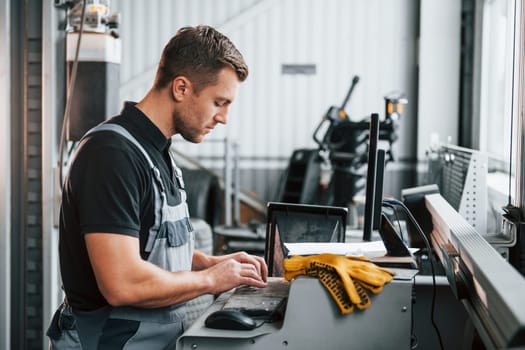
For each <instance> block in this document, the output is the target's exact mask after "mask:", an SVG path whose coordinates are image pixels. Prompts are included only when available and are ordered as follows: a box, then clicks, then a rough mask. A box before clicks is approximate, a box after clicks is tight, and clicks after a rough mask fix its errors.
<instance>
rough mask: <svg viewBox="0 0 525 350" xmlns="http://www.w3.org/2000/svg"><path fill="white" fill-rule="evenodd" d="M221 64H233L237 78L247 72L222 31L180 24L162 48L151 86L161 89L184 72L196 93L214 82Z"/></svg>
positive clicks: (222, 65) (237, 53) (241, 77)
mask: <svg viewBox="0 0 525 350" xmlns="http://www.w3.org/2000/svg"><path fill="white" fill-rule="evenodd" d="M224 67H231V68H233V69H234V70H235V72H236V73H237V76H238V77H239V80H240V81H244V80H245V79H246V77H247V76H248V66H247V65H246V62H244V58H243V57H242V55H241V53H240V52H239V51H238V50H237V48H236V47H235V45H233V43H232V42H231V41H230V39H228V38H227V37H226V36H225V35H223V34H221V33H220V32H218V31H217V30H216V29H214V28H212V27H210V26H196V27H184V28H181V29H179V30H178V31H177V33H176V34H175V36H174V37H173V38H171V40H170V41H169V42H168V44H167V45H166V46H165V47H164V50H163V51H162V56H161V59H160V63H159V67H158V69H157V75H156V77H155V84H154V88H155V89H162V88H164V87H166V86H167V85H168V84H169V83H170V82H171V81H173V79H175V77H177V76H185V77H187V78H188V79H190V81H191V82H192V84H193V85H194V89H195V91H196V92H197V93H198V92H200V91H201V90H202V89H203V88H204V87H206V86H207V85H210V84H213V83H215V82H216V81H217V75H218V73H219V71H220V70H221V69H223V68H224Z"/></svg>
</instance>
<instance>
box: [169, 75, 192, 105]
mask: <svg viewBox="0 0 525 350" xmlns="http://www.w3.org/2000/svg"><path fill="white" fill-rule="evenodd" d="M190 89H191V82H190V81H189V80H188V79H187V78H186V77H183V76H178V77H176V78H175V79H173V83H172V84H171V94H172V96H173V98H174V99H175V101H182V99H184V97H185V96H187V95H188V93H189V91H190Z"/></svg>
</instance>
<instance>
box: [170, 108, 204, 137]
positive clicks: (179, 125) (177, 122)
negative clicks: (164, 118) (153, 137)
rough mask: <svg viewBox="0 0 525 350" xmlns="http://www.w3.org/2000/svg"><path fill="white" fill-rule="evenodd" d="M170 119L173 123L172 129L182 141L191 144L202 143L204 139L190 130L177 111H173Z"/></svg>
mask: <svg viewBox="0 0 525 350" xmlns="http://www.w3.org/2000/svg"><path fill="white" fill-rule="evenodd" d="M171 118H172V121H173V128H174V129H175V130H176V131H177V133H179V134H180V135H181V136H182V138H183V139H185V140H186V141H189V142H192V143H200V142H202V140H203V138H204V137H203V135H201V134H200V133H198V132H197V131H195V130H192V129H191V128H190V127H189V126H188V124H187V123H186V121H185V120H184V117H183V116H182V115H181V113H179V112H178V111H173V114H172V116H171Z"/></svg>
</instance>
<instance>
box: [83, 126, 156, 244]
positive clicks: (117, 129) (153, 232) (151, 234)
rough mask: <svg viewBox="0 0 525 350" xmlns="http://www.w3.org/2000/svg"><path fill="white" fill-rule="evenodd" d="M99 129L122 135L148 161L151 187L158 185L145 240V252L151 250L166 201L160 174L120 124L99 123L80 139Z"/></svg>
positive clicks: (145, 153)
mask: <svg viewBox="0 0 525 350" xmlns="http://www.w3.org/2000/svg"><path fill="white" fill-rule="evenodd" d="M99 131H112V132H115V133H117V134H119V135H121V136H123V137H124V138H126V139H127V140H128V141H130V142H131V143H132V144H133V145H135V147H137V149H138V150H139V151H140V152H141V153H142V155H143V156H144V158H145V159H146V161H147V162H148V165H149V167H150V169H151V171H152V172H153V175H154V179H155V180H156V181H154V182H153V187H154V188H157V187H158V189H157V190H155V208H156V209H155V211H156V214H155V219H154V220H155V222H154V224H153V226H152V228H151V229H150V232H149V237H148V240H147V242H146V247H145V250H146V252H151V249H152V247H153V243H154V241H155V238H156V236H157V232H156V231H157V230H158V229H159V227H160V225H161V223H162V207H163V203H164V202H165V201H166V198H165V197H166V192H165V187H164V182H163V181H162V177H161V176H160V170H159V168H158V167H157V166H156V165H155V164H154V163H153V161H152V160H151V157H150V155H149V154H148V152H146V150H145V149H144V147H142V145H141V144H140V143H139V142H138V141H137V139H136V138H135V137H134V136H133V135H131V133H130V132H129V131H128V130H126V128H124V127H123V126H121V125H118V124H113V123H103V124H99V125H97V126H95V127H94V128H92V129H91V130H89V131H88V132H87V133H86V134H85V135H84V136H83V137H82V139H84V138H85V137H87V136H88V135H91V134H93V133H95V132H99ZM155 182H156V184H155Z"/></svg>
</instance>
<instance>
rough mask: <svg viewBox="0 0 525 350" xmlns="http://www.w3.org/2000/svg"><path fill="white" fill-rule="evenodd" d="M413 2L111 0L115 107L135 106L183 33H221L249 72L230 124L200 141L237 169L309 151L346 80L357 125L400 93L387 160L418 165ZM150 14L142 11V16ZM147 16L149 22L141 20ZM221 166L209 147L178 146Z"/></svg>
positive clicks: (280, 161) (265, 164)
mask: <svg viewBox="0 0 525 350" xmlns="http://www.w3.org/2000/svg"><path fill="white" fill-rule="evenodd" d="M418 4H419V2H418V1H413V0H389V1H384V0H369V1H360V0H323V1H321V0H259V1H257V0H251V1H246V0H235V1H232V0H198V1H195V0H175V1H169V0H156V1H148V2H146V1H139V0H134V1H129V0H127V1H124V0H114V1H113V2H112V7H113V9H114V10H118V11H120V13H121V15H122V26H121V38H122V43H123V60H122V89H121V98H122V100H126V99H131V100H137V99H140V98H141V97H142V96H143V95H144V93H145V92H146V91H147V90H148V89H149V87H150V86H151V83H152V81H153V78H154V74H155V69H156V65H157V63H158V59H159V56H160V52H161V50H162V48H163V46H164V45H165V43H166V42H167V40H168V39H169V38H170V37H171V36H172V35H173V34H174V33H175V31H176V30H177V29H178V28H179V27H181V26H183V25H196V24H209V25H213V26H215V27H217V28H218V29H219V30H221V31H223V32H224V33H225V34H226V35H228V36H229V37H230V38H231V39H232V41H233V42H234V43H235V44H236V45H237V47H238V48H239V49H240V51H241V52H242V53H243V55H244V56H245V59H246V61H247V63H248V65H249V67H250V76H249V78H248V80H247V81H246V82H245V83H244V84H242V85H241V88H240V90H239V95H238V97H237V100H236V101H235V102H234V104H233V105H232V108H231V112H230V116H229V124H228V126H226V127H224V126H219V127H218V128H216V130H215V131H214V133H213V134H212V135H211V136H210V137H208V138H207V140H209V139H211V138H213V139H222V138H224V137H228V138H230V139H232V140H236V141H237V142H238V143H239V144H240V153H241V159H242V161H241V167H242V168H244V169H248V168H253V169H255V168H257V169H268V168H275V167H277V168H283V167H284V166H286V164H287V162H288V159H289V157H290V155H291V154H292V151H293V150H294V149H297V148H314V147H316V146H315V143H314V142H313V139H312V133H313V131H314V130H315V127H316V126H317V124H318V123H319V122H320V121H321V118H322V116H323V115H324V113H325V112H326V111H327V109H328V108H329V106H331V105H340V104H341V102H342V100H343V98H344V96H345V94H346V92H347V90H348V88H349V85H350V82H351V80H352V77H353V75H359V76H360V78H361V80H360V82H359V84H358V86H357V87H356V89H355V90H354V94H353V96H352V98H351V99H350V102H349V103H348V105H347V112H348V113H349V115H350V116H351V118H352V119H354V120H360V119H362V118H364V117H366V116H368V115H370V113H372V112H378V113H380V114H381V115H382V114H383V111H384V100H383V97H384V95H386V94H387V93H389V92H392V91H395V90H397V91H402V92H405V93H406V94H407V96H408V99H409V105H408V106H407V108H406V109H405V114H404V115H403V118H402V120H401V121H400V128H399V140H398V142H397V143H396V144H395V145H394V154H395V155H396V156H397V158H398V159H399V158H401V159H414V158H415V145H416V143H415V139H416V137H415V128H416V122H415V117H416V116H415V98H416V88H417V86H416V82H417V75H416V74H417V69H416V68H417V67H416V63H417V62H416V42H417V40H416V36H417V25H418V11H419V7H418V6H419V5H418ZM146 7H147V9H146ZM146 14H149V15H146ZM282 64H314V65H315V67H316V72H315V74H313V75H300V74H296V75H289V74H287V75H283V74H282V72H281V67H282ZM176 147H177V148H178V149H179V150H182V151H183V152H185V153H186V154H189V155H193V156H196V157H198V158H200V159H202V160H204V164H206V165H208V166H209V167H217V166H219V167H220V163H217V162H216V161H213V159H217V158H221V157H222V156H223V154H224V152H223V148H222V147H217V144H216V143H214V142H206V141H205V142H204V143H203V144H201V145H200V146H199V147H195V146H194V145H190V144H187V143H184V142H178V143H177V146H176Z"/></svg>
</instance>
